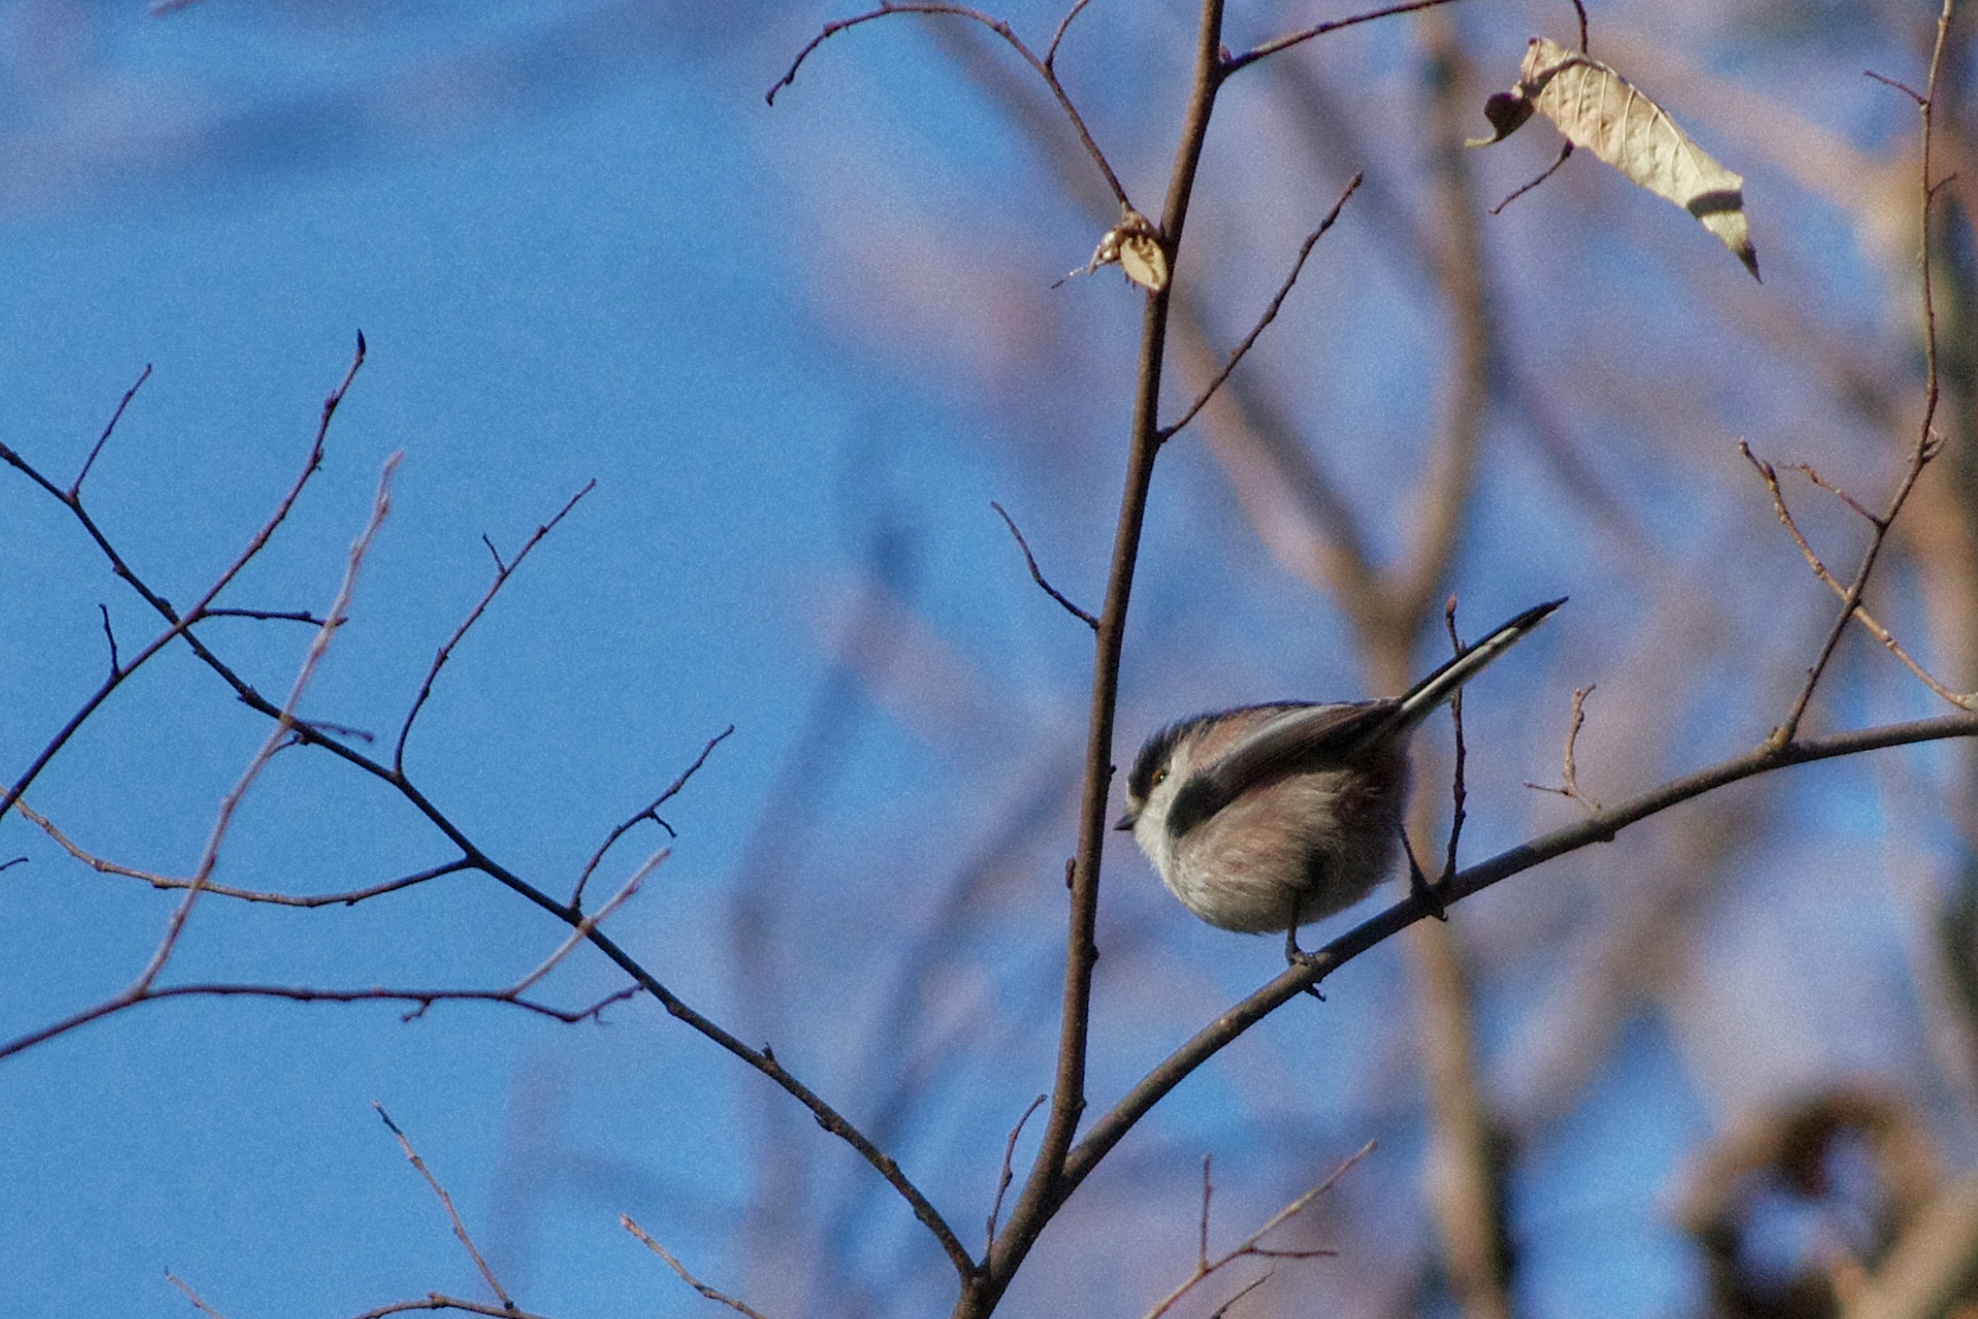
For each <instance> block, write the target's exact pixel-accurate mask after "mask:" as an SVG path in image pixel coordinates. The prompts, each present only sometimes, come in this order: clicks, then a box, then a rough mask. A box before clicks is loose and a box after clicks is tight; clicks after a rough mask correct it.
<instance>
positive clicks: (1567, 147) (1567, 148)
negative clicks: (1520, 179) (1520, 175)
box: [1490, 142, 1573, 215]
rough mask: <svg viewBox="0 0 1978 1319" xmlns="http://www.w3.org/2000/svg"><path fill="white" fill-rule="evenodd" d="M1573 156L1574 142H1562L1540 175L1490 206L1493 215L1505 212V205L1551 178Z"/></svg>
mask: <svg viewBox="0 0 1978 1319" xmlns="http://www.w3.org/2000/svg"><path fill="white" fill-rule="evenodd" d="M1572 156H1573V144H1572V143H1571V142H1562V143H1560V144H1559V155H1558V157H1557V158H1556V159H1555V160H1554V161H1553V162H1552V163H1551V164H1550V165H1547V166H1546V167H1545V168H1544V170H1542V171H1540V173H1539V176H1538V177H1537V178H1535V179H1533V180H1532V181H1531V182H1530V183H1525V184H1521V185H1519V186H1518V187H1516V188H1513V189H1512V190H1511V195H1510V196H1508V197H1506V198H1505V199H1504V200H1503V201H1501V202H1499V203H1497V205H1495V206H1493V207H1491V208H1490V213H1491V214H1492V215H1502V214H1503V213H1504V208H1505V207H1507V206H1509V205H1510V204H1511V203H1512V202H1514V201H1517V200H1518V198H1520V197H1522V196H1524V195H1525V194H1526V193H1528V192H1530V191H1531V190H1532V189H1533V188H1536V187H1537V186H1538V185H1539V184H1541V183H1543V182H1545V181H1546V180H1547V179H1549V178H1551V177H1552V176H1553V175H1554V174H1555V173H1557V172H1558V170H1559V167H1560V166H1561V165H1563V164H1565V163H1566V162H1567V161H1568V160H1570V159H1572Z"/></svg>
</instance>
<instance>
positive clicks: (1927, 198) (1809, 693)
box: [1769, 0, 1956, 748]
mask: <svg viewBox="0 0 1978 1319" xmlns="http://www.w3.org/2000/svg"><path fill="white" fill-rule="evenodd" d="M1955 5H1956V0H1944V6H1943V10H1942V12H1941V13H1940V14H1939V15H1938V18H1937V41H1936V45H1935V46H1934V47H1933V48H1932V49H1931V52H1930V77H1929V80H1928V81H1927V82H1926V83H1925V84H1924V90H1923V94H1922V95H1921V96H1917V95H1916V93H1915V92H1913V91H1909V89H1908V88H1906V87H1905V88H1902V90H1903V91H1905V92H1909V95H1910V96H1911V97H1912V98H1914V99H1915V101H1916V106H1917V113H1918V114H1919V115H1920V116H1921V118H1922V121H1923V122H1922V129H1921V137H1922V145H1921V150H1920V153H1919V154H1920V156H1921V164H1920V167H1919V177H1920V187H1919V189H1918V191H1919V192H1920V194H1921V200H1920V203H1919V207H1918V209H1919V215H1918V225H1917V227H1918V229H1919V230H1920V231H1921V233H1922V235H1923V243H1922V247H1923V253H1922V257H1921V261H1920V267H1921V268H1920V270H1919V271H1918V275H1917V285H1918V289H1919V291H1920V293H1921V295H1922V299H1923V361H1924V385H1923V419H1922V421H1921V423H1920V424H1919V425H1918V427H1917V436H1916V444H1915V445H1914V447H1912V448H1911V450H1910V454H1909V462H1908V464H1907V466H1906V467H1905V468H1904V471H1903V475H1902V479H1901V481H1899V482H1898V483H1897V485H1896V490H1895V493H1894V494H1893V495H1891V496H1890V497H1889V503H1888V507H1887V509H1886V510H1885V511H1884V512H1883V513H1882V515H1881V517H1880V518H1879V519H1878V520H1876V522H1875V530H1874V532H1873V534H1871V535H1870V536H1869V538H1868V548H1867V549H1866V550H1865V551H1864V552H1863V553H1862V556H1861V566H1860V568H1858V569H1857V570H1856V571H1855V574H1854V580H1853V581H1852V582H1850V583H1849V584H1848V588H1847V590H1846V592H1845V593H1843V595H1842V596H1841V612H1840V614H1839V616H1838V617H1836V618H1835V619H1834V623H1833V626H1832V627H1831V628H1829V629H1828V632H1827V638H1826V640H1825V641H1824V642H1822V643H1821V646H1820V653H1819V655H1818V656H1817V657H1816V658H1815V659H1814V661H1813V664H1812V667H1810V668H1809V669H1808V670H1807V672H1806V682H1805V684H1804V685H1803V686H1802V687H1801V688H1800V691H1799V695H1798V696H1797V697H1796V698H1794V700H1793V705H1792V709H1791V710H1790V711H1788V712H1787V714H1786V719H1785V722H1784V723H1782V724H1780V725H1779V726H1778V727H1777V728H1776V729H1774V730H1773V731H1772V737H1771V741H1770V743H1769V745H1771V746H1773V747H1775V748H1776V747H1784V746H1786V745H1788V744H1790V743H1791V742H1792V740H1793V738H1794V736H1795V735H1796V734H1797V733H1798V731H1799V725H1800V721H1801V720H1802V719H1804V718H1805V717H1806V708H1807V706H1808V704H1810V703H1811V702H1812V700H1813V689H1814V688H1815V687H1817V686H1819V684H1820V678H1821V675H1822V674H1824V673H1825V672H1826V671H1827V665H1828V663H1829V662H1830V661H1831V660H1832V659H1833V657H1834V651H1835V649H1836V647H1838V646H1839V645H1840V641H1841V634H1842V633H1843V632H1844V631H1846V629H1847V625H1848V620H1849V619H1851V618H1853V617H1854V615H1855V611H1856V610H1857V609H1859V608H1860V606H1861V596H1862V593H1863V592H1864V591H1866V590H1867V589H1868V578H1869V576H1870V575H1871V574H1872V573H1873V572H1874V571H1875V563H1876V560H1877V559H1878V558H1879V557H1880V556H1881V553H1882V546H1883V544H1884V543H1885V542H1886V541H1887V539H1888V534H1889V529H1890V527H1891V526H1893V525H1894V523H1895V520H1896V518H1897V517H1899V516H1900V515H1901V513H1902V510H1903V506H1904V505H1905V504H1907V503H1908V502H1909V496H1910V492H1911V491H1913V490H1915V489H1916V482H1917V480H1918V479H1919V478H1921V477H1922V475H1923V470H1924V469H1925V468H1926V467H1928V466H1929V465H1930V461H1931V460H1932V459H1933V458H1935V457H1936V456H1937V454H1938V453H1939V452H1941V451H1942V448H1943V442H1942V440H1941V439H1940V438H1939V437H1938V436H1937V434H1936V431H1935V426H1936V420H1937V404H1938V400H1939V397H1940V395H1941V387H1942V381H1941V377H1940V374H1939V371H1938V363H1937V357H1938V353H1937V302H1936V291H1935V283H1936V281H1935V279H1934V278H1933V276H1932V271H1931V257H1930V251H1931V243H1930V206H1931V203H1932V202H1934V201H1935V200H1936V196H1937V188H1938V186H1939V185H1938V182H1937V181H1936V180H1933V179H1932V177H1931V175H1932V174H1933V172H1934V170H1935V165H1934V161H1933V158H1932V151H1933V148H1934V146H1935V140H1936V131H1935V130H1936V109H1937V79H1938V75H1939V74H1940V73H1941V72H1942V71H1943V64H1944V48H1945V46H1946V45H1948V44H1949V40H1950V25H1951V13H1952V10H1953V9H1954V8H1955ZM1871 76H1872V75H1871ZM1881 81H1884V82H1886V81H1888V80H1887V79H1882V80H1881ZM1890 85H1891V86H1895V85H1897V84H1893V83H1892V84H1890Z"/></svg>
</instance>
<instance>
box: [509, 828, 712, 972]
mask: <svg viewBox="0 0 1978 1319" xmlns="http://www.w3.org/2000/svg"><path fill="white" fill-rule="evenodd" d="M672 851H673V849H672V848H669V847H662V848H660V849H659V850H658V851H657V852H654V853H653V854H652V855H651V856H649V857H647V858H646V862H645V864H644V865H642V866H640V867H639V868H638V869H637V870H635V871H633V872H632V877H631V878H630V879H628V880H626V881H625V886H624V887H623V888H621V889H619V890H618V892H616V893H614V894H612V896H611V900H610V901H609V902H607V903H605V904H604V905H603V906H602V907H599V908H598V909H597V910H596V911H593V912H588V913H586V914H585V916H584V919H582V920H580V921H578V922H577V924H576V925H574V926H573V927H571V930H570V933H569V935H568V936H567V937H566V938H565V939H564V940H563V943H562V944H561V945H559V946H558V948H557V950H556V951H555V952H553V953H551V954H550V955H549V956H548V957H545V958H544V959H543V960H542V962H541V964H540V965H538V966H537V967H536V969H535V970H533V971H531V972H529V974H528V975H525V976H523V977H522V978H521V979H520V980H518V981H516V982H515V985H514V987H513V988H511V989H510V990H509V991H508V992H509V994H510V995H512V996H514V997H518V998H519V997H520V996H522V995H523V994H526V993H528V992H529V990H530V989H532V988H534V987H535V986H536V984H537V983H538V982H540V981H541V980H542V978H543V977H544V976H546V975H548V974H549V973H550V972H551V971H554V970H555V969H556V967H557V963H559V962H561V961H562V960H563V959H564V958H566V957H568V956H570V954H571V953H573V952H575V951H576V949H577V945H579V944H581V943H583V942H584V941H585V940H587V939H589V938H590V937H591V931H592V930H595V929H596V928H597V927H598V925H599V924H600V923H601V922H602V921H603V920H604V918H605V917H607V916H609V915H611V913H612V912H614V911H617V910H618V908H619V907H621V906H623V905H624V903H625V901H626V899H628V898H630V897H631V896H632V895H633V894H634V893H637V892H638V891H639V886H640V885H641V884H643V883H645V882H646V876H647V875H650V874H651V873H652V872H653V871H655V870H657V869H659V867H660V864H661V863H662V862H664V861H665V860H666V858H667V857H668V856H670V855H672Z"/></svg>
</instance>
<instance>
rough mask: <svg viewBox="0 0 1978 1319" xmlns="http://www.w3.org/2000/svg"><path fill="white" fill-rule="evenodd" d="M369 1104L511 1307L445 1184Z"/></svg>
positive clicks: (510, 1307) (493, 1287)
mask: <svg viewBox="0 0 1978 1319" xmlns="http://www.w3.org/2000/svg"><path fill="white" fill-rule="evenodd" d="M371 1107H372V1108H374V1109H376V1110H377V1112H378V1116H379V1117H380V1118H382V1119H384V1123H385V1126H386V1127H388V1128H390V1130H391V1134H392V1135H394V1136H396V1137H398V1147H399V1148H400V1149H402V1150H404V1151H405V1157H406V1158H407V1159H409V1160H411V1162H412V1166H413V1167H415V1168H417V1169H418V1170H419V1175H420V1176H421V1177H424V1178H425V1179H426V1185H428V1186H430V1187H432V1188H433V1194H434V1195H437V1196H438V1197H439V1198H440V1204H442V1205H444V1206H445V1207H446V1216H447V1218H448V1219H449V1220H451V1221H452V1223H453V1235H454V1236H456V1237H458V1238H460V1244H461V1246H462V1247H463V1248H465V1250H466V1251H467V1255H468V1257H469V1258H470V1259H472V1260H473V1261H474V1267H475V1268H477V1269H479V1270H480V1271H481V1277H482V1278H483V1279H484V1280H486V1282H487V1284H488V1286H489V1288H490V1289H491V1290H493V1292H494V1294H495V1296H496V1298H497V1299H499V1300H500V1301H501V1304H502V1308H503V1309H505V1310H510V1311H513V1310H514V1309H515V1302H514V1301H513V1300H511V1299H509V1295H508V1293H507V1292H506V1291H505V1290H503V1288H502V1285H501V1279H499V1278H497V1277H495V1275H494V1270H493V1269H491V1268H489V1267H488V1262H487V1260H485V1259H483V1258H482V1257H481V1252H480V1251H478V1250H476V1249H474V1238H472V1237H470V1236H468V1235H467V1225H466V1224H465V1223H463V1222H461V1221H460V1211H459V1210H457V1209H455V1208H454V1207H453V1197H452V1196H450V1195H448V1194H447V1193H446V1187H444V1186H441V1185H440V1179H439V1178H437V1177H435V1176H433V1171H432V1169H430V1168H428V1167H427V1166H426V1161H425V1160H424V1159H422V1158H420V1157H419V1152H418V1151H417V1150H415V1149H413V1148H412V1142H411V1141H410V1140H409V1139H407V1138H406V1135H405V1133H404V1132H403V1131H400V1130H399V1129H398V1123H396V1122H394V1121H392V1120H391V1114H389V1113H387V1112H385V1106H384V1105H383V1104H380V1103H379V1102H378V1101H377V1100H375V1099H373V1100H372V1101H371Z"/></svg>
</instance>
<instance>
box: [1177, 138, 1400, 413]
mask: <svg viewBox="0 0 1978 1319" xmlns="http://www.w3.org/2000/svg"><path fill="white" fill-rule="evenodd" d="M1361 177H1362V176H1361V175H1358V174H1355V175H1354V176H1353V177H1352V179H1351V180H1350V181H1349V182H1348V183H1347V185H1346V191H1345V192H1342V193H1340V194H1339V200H1338V201H1336V202H1334V203H1333V204H1332V209H1331V210H1330V211H1328V212H1326V218H1325V219H1323V220H1321V221H1319V227H1318V228H1316V229H1314V230H1313V231H1312V232H1311V233H1309V234H1307V235H1306V236H1305V241H1304V243H1302V244H1301V245H1300V246H1299V248H1298V259H1297V260H1296V261H1293V262H1292V263H1291V273H1290V274H1288V275H1286V276H1285V277H1284V282H1283V283H1282V284H1280V285H1278V289H1277V294H1276V295H1275V296H1274V297H1272V298H1271V302H1270V305H1269V306H1268V307H1266V308H1264V314H1263V315H1262V316H1260V317H1259V318H1258V319H1257V323H1256V325H1255V326H1253V327H1251V330H1250V333H1249V334H1248V335H1246V336H1244V339H1243V342H1242V343H1240V344H1238V345H1237V346H1236V351H1235V352H1233V353H1231V354H1230V355H1229V361H1228V362H1226V363H1224V365H1223V369H1222V370H1221V371H1218V372H1217V373H1216V378H1215V379H1214V380H1211V381H1210V382H1209V384H1208V387H1207V388H1206V389H1204V390H1203V391H1202V392H1201V394H1199V395H1197V396H1196V399H1195V401H1194V402H1193V403H1191V404H1189V405H1188V410H1187V411H1186V412H1184V413H1182V414H1181V419H1180V420H1179V421H1176V422H1174V423H1173V424H1172V425H1168V426H1163V427H1162V428H1161V431H1160V437H1161V443H1163V444H1166V443H1167V442H1168V441H1169V440H1171V439H1173V438H1174V436H1175V433H1176V432H1177V431H1179V430H1181V428H1182V427H1184V426H1186V425H1187V424H1188V423H1189V422H1191V421H1193V420H1195V414H1196V413H1198V412H1200V411H1201V410H1202V409H1203V408H1205V407H1207V406H1208V404H1209V400H1210V399H1212V398H1214V397H1215V396H1216V391H1217V390H1219V389H1221V388H1222V387H1223V382H1224V381H1226V380H1228V379H1229V376H1230V372H1232V371H1234V370H1236V364H1237V363H1238V362H1241V361H1242V360H1243V358H1244V355H1245V354H1247V353H1248V352H1249V351H1250V349H1251V348H1252V347H1254V346H1255V345H1256V342H1257V337H1258V336H1259V335H1261V334H1262V333H1263V332H1264V330H1265V328H1266V327H1268V326H1269V325H1270V323H1271V322H1272V321H1274V320H1276V319H1277V314H1278V310H1279V309H1280V308H1281V307H1283V306H1284V300H1285V299H1286V298H1287V297H1289V296H1290V295H1291V287H1292V285H1294V284H1296V283H1297V282H1298V275H1299V272H1300V271H1302V270H1304V269H1305V258H1306V257H1308V256H1310V255H1312V249H1313V248H1314V247H1315V246H1317V245H1318V241H1319V240H1320V239H1321V238H1324V237H1325V235H1326V230H1328V229H1330V228H1332V226H1333V224H1334V222H1335V221H1337V220H1338V219H1339V212H1340V210H1341V209H1342V208H1344V207H1345V205H1346V199H1347V198H1348V197H1351V196H1352V195H1353V191H1354V189H1356V188H1358V187H1359V186H1360V179H1361Z"/></svg>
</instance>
